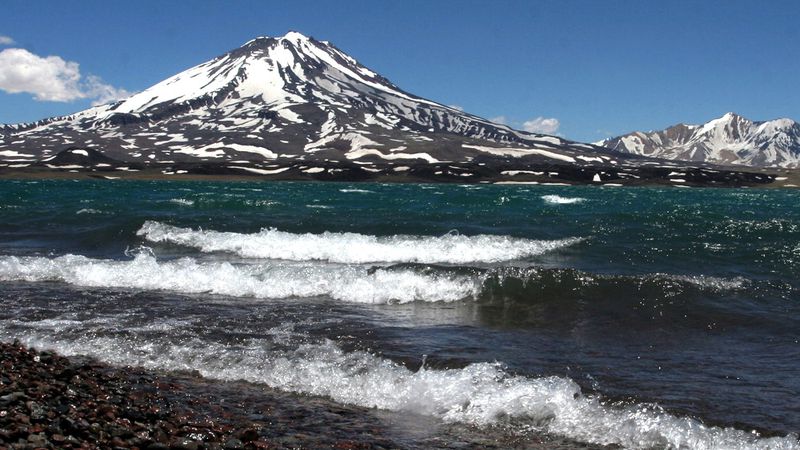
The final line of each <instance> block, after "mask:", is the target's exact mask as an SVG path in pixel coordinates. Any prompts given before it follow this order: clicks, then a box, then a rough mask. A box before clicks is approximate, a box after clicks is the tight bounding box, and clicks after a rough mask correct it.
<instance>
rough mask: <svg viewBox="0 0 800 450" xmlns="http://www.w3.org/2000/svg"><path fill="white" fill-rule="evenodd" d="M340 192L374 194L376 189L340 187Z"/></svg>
mask: <svg viewBox="0 0 800 450" xmlns="http://www.w3.org/2000/svg"><path fill="white" fill-rule="evenodd" d="M339 192H344V193H359V194H373V193H374V191H370V190H367V189H339Z"/></svg>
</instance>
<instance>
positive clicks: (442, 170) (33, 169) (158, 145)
mask: <svg viewBox="0 0 800 450" xmlns="http://www.w3.org/2000/svg"><path fill="white" fill-rule="evenodd" d="M689 129H691V127H687V130H689ZM737 136H738V135H737ZM795 136H796V134H795ZM628 141H629V139H626V138H622V140H621V141H620V142H628ZM795 142H796V140H795ZM604 145H605V146H611V147H612V149H608V148H605V147H604V146H598V145H591V144H583V143H578V142H572V141H569V140H566V139H563V138H561V137H557V136H548V135H543V134H536V133H529V132H524V131H519V130H515V129H512V128H510V127H508V126H506V125H501V124H497V123H493V122H491V121H489V120H486V119H483V118H481V117H478V116H475V115H472V114H468V113H466V112H463V111H460V110H458V109H455V108H451V107H448V106H445V105H442V104H440V103H437V102H434V101H431V100H427V99H424V98H421V97H419V96H416V95H413V94H411V93H408V92H406V91H403V90H402V89H400V88H399V87H397V86H396V85H394V84H393V83H392V82H390V81H389V80H388V79H386V78H384V77H383V76H381V75H379V74H378V73H376V72H374V71H372V70H370V69H368V68H367V67H365V66H363V65H361V64H360V63H358V62H357V61H356V60H355V59H353V58H352V57H350V56H349V55H347V54H345V53H344V52H342V51H341V50H339V49H338V48H336V47H334V46H333V45H331V44H330V43H329V42H325V41H318V40H316V39H313V38H310V37H306V36H304V35H302V34H300V33H297V32H289V33H287V34H286V35H285V36H282V37H277V38H271V37H259V38H256V39H253V40H251V41H249V42H247V43H245V44H244V45H242V46H241V47H239V48H237V49H234V50H232V51H230V52H228V53H225V54H223V55H220V56H218V57H216V58H214V59H212V60H210V61H207V62H205V63H202V64H200V65H197V66H195V67H192V68H190V69H187V70H185V71H183V72H181V73H179V74H177V75H175V76H172V77H170V78H168V79H166V80H164V81H162V82H160V83H158V84H155V85H153V86H152V87H150V88H148V89H145V90H143V91H141V92H139V93H137V94H134V95H132V96H131V97H128V98H126V99H123V100H121V101H118V102H115V103H111V104H106V105H101V106H96V107H93V108H90V109H87V110H84V111H81V112H78V113H75V114H72V115H68V116H63V117H54V118H50V119H45V120H41V121H38V122H35V123H26V124H16V125H4V126H0V176H3V174H9V173H12V172H13V173H19V172H25V173H31V174H33V175H30V176H39V175H36V173H39V172H43V171H44V172H48V171H49V172H52V171H57V172H60V173H64V172H77V173H83V174H88V176H98V177H99V176H104V177H106V178H109V177H112V176H110V175H100V173H107V172H117V174H114V176H113V177H112V178H116V177H118V176H126V177H127V176H134V175H131V174H125V173H122V172H135V173H136V175H135V176H141V177H144V176H149V177H153V176H162V175H168V176H173V177H181V176H183V177H189V176H195V175H198V176H206V175H220V176H239V175H247V176H260V177H267V178H273V179H322V180H333V179H339V180H370V179H371V180H375V179H388V180H398V179H399V180H416V181H419V180H422V181H449V182H526V183H542V184H548V183H550V184H552V183H562V184H563V183H568V184H572V183H601V184H648V183H662V184H672V185H708V184H716V185H756V184H763V183H771V182H773V181H774V178H775V177H774V176H773V175H769V174H761V173H755V172H752V173H750V172H738V173H737V171H733V170H730V171H722V172H720V171H719V170H716V169H713V168H709V167H694V168H688V169H687V170H686V171H675V170H674V169H675V168H682V167H684V166H685V164H684V163H681V162H672V161H665V160H663V159H653V158H651V157H649V156H658V157H669V155H661V154H656V153H655V152H649V150H648V151H645V150H644V147H643V150H642V151H640V152H636V151H626V150H625V149H623V148H621V147H620V146H619V145H615V144H614V145H612V144H611V143H604ZM647 148H648V149H649V148H650V147H647ZM650 153H653V154H650ZM642 154H644V155H646V156H641V155H642ZM682 155H683V154H678V155H676V156H682ZM695 160H697V159H695ZM737 161H738V159H737ZM759 161H760V160H759ZM723 162H727V161H723ZM765 162H769V160H765ZM695 166H696V164H695ZM120 173H122V174H121V175H120ZM40 175H41V174H40Z"/></svg>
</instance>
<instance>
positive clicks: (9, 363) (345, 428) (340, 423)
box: [0, 342, 398, 449]
mask: <svg viewBox="0 0 800 450" xmlns="http://www.w3.org/2000/svg"><path fill="white" fill-rule="evenodd" d="M0 374H1V375H0V448H9V449H38V448H46V449H56V448H59V449H60V448H129V449H134V448H139V449H273V448H336V449H360V448H396V447H398V445H397V444H396V443H394V442H391V441H389V440H387V439H384V438H381V437H378V436H376V433H375V432H376V431H377V432H380V430H376V429H374V428H373V429H370V428H369V425H370V424H368V423H366V424H363V423H362V424H360V425H359V424H356V423H355V421H356V418H354V417H349V416H350V415H351V411H350V410H347V409H344V408H342V409H340V410H338V411H337V410H331V408H329V407H326V408H324V409H325V412H324V414H325V415H326V417H325V423H324V424H322V423H320V421H319V418H320V414H322V412H321V410H322V409H323V408H318V409H317V410H315V411H311V410H309V409H308V408H309V407H308V405H294V406H292V402H288V401H275V400H276V399H275V398H270V396H269V395H268V394H267V393H264V394H265V395H263V396H261V398H262V401H263V402H264V403H266V404H263V405H252V404H251V405H241V404H237V402H236V401H233V402H232V404H231V401H230V400H231V398H230V396H229V395H230V394H231V392H214V391H213V390H206V389H204V388H203V386H201V385H200V384H198V383H197V382H194V381H192V380H191V377H189V376H187V377H185V378H182V377H181V376H180V375H176V376H174V377H172V376H163V375H157V374H152V373H147V372H146V371H143V370H139V369H132V370H123V369H112V368H109V367H106V366H104V365H102V364H99V363H97V362H94V361H90V360H80V359H68V358H64V357H61V356H58V355H56V354H54V353H51V352H44V351H43V352H39V351H36V350H33V349H27V348H25V347H24V346H22V345H21V344H19V343H18V342H15V343H13V344H6V343H0ZM226 388H227V389H231V388H233V390H236V389H235V386H226ZM204 391H205V392H204ZM294 403H296V402H294ZM243 406H244V407H243ZM247 406H249V407H247ZM357 420H358V422H359V423H361V422H364V420H363V418H362V417H358V418H357ZM367 422H368V421H367ZM314 430H316V432H315V433H314ZM345 435H347V436H349V437H352V436H354V435H356V436H358V439H352V438H348V437H345Z"/></svg>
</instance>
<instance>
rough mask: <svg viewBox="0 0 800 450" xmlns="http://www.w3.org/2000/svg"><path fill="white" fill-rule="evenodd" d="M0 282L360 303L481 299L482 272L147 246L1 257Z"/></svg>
mask: <svg viewBox="0 0 800 450" xmlns="http://www.w3.org/2000/svg"><path fill="white" fill-rule="evenodd" d="M0 281H30V282H39V281H60V282H64V283H68V284H72V285H76V286H86V287H100V288H129V289H140V290H149V291H172V292H180V293H186V294H197V293H208V294H216V295H225V296H231V297H253V298H268V299H279V298H293V297H321V296H327V297H331V298H333V299H337V300H342V301H347V302H356V303H393V302H399V303H406V302H412V301H428V302H435V301H456V300H462V299H466V298H474V297H475V296H477V294H478V293H479V292H480V290H481V287H482V283H483V281H482V279H481V278H480V277H477V276H467V275H454V274H447V273H441V274H423V273H419V272H416V271H414V270H411V269H393V268H369V267H365V266H353V265H340V264H326V263H287V262H273V263H264V264H232V263H230V262H226V261H225V262H198V261H197V260H195V259H194V258H190V257H185V258H180V259H176V260H171V261H159V260H157V259H156V257H154V256H153V255H152V254H151V253H150V252H147V251H140V252H138V253H137V254H136V255H135V256H134V258H133V259H132V260H127V261H117V260H108V259H92V258H87V257H85V256H80V255H65V256H60V257H56V258H46V257H37V256H28V257H16V256H2V257H0Z"/></svg>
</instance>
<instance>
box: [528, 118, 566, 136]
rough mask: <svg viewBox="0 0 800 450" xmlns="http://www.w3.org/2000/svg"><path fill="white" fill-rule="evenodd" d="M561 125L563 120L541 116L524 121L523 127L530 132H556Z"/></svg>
mask: <svg viewBox="0 0 800 450" xmlns="http://www.w3.org/2000/svg"><path fill="white" fill-rule="evenodd" d="M560 126H561V122H559V121H558V119H556V118H554V117H550V118H545V117H541V116H540V117H537V118H535V119H531V120H526V121H525V122H523V123H522V129H523V130H525V131H527V132H529V133H542V134H555V133H557V132H558V128H559V127H560Z"/></svg>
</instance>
